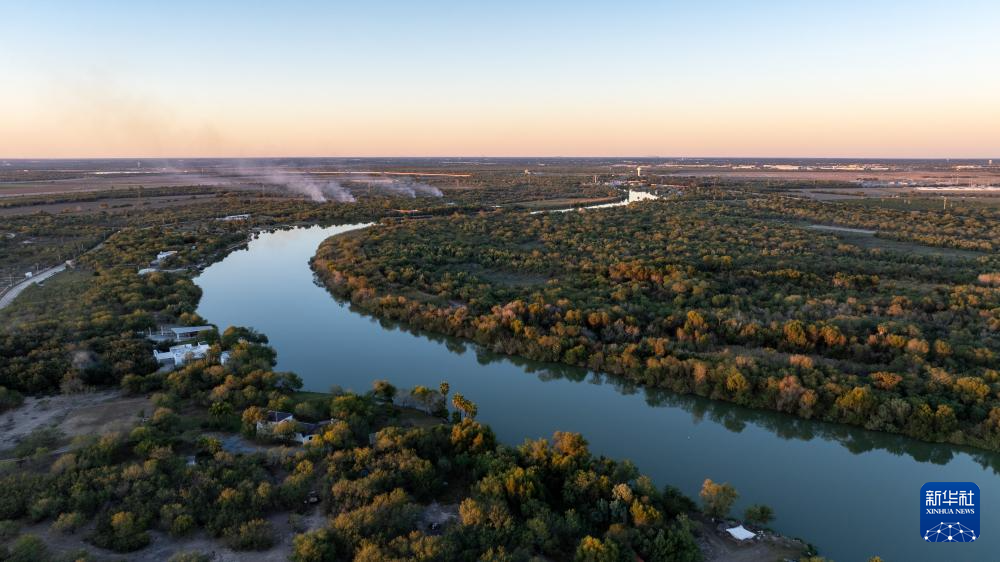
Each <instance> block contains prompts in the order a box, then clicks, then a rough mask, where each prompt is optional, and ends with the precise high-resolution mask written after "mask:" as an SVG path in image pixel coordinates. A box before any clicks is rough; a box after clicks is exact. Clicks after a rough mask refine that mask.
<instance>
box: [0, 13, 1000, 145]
mask: <svg viewBox="0 0 1000 562" xmlns="http://www.w3.org/2000/svg"><path fill="white" fill-rule="evenodd" d="M0 14H3V17H4V21H5V26H4V27H5V31H4V33H3V34H0V76H2V77H3V84H4V87H3V88H0V159H4V158H7V159H15V158H102V157H124V158H157V157H166V158H197V157H237V158H251V157H281V156H300V157H308V156H317V157H323V156H332V157H336V156H341V157H352V156H357V157H369V156H390V157H391V156H400V157H406V156H438V157H442V156H463V157H505V156H513V157H546V156H570V157H572V156H599V157H629V156H631V157H642V156H650V157H652V156H658V155H662V156H663V157H733V158H739V157H745V158H767V157H783V158H876V159H877V158H955V159H963V158H977V159H988V158H1000V133H998V132H1000V103H998V102H997V100H1000V76H998V73H996V72H994V71H993V70H994V69H995V62H996V61H997V60H1000V34H997V33H996V25H997V22H998V21H1000V3H997V2H990V1H985V0H956V1H953V2H949V3H947V4H946V3H944V2H940V1H930V0H916V1H910V2H903V1H899V0H896V1H889V0H869V1H867V2H863V1H860V0H844V1H841V2H831V1H820V2H810V3H802V2H792V1H788V0H766V1H761V2H739V1H737V0H707V1H702V2H693V1H676V0H668V1H660V2H652V1H624V2H614V3H611V2H594V1H580V2H563V1H553V2H546V3H538V2H523V1H517V0H515V1H508V2H502V3H491V4H490V5H485V4H484V3H467V2H466V3H462V2H433V1H432V2H421V3H415V2H390V1H373V2H365V3H329V2H302V1H299V2H287V3H282V4H280V5H279V4H276V3H272V2H256V1H248V2H232V1H217V2H210V3H198V2H190V1H179V2H171V3H169V4H159V3H152V2H124V1H111V0H108V1H103V2H71V1H39V2H3V3H0Z"/></svg>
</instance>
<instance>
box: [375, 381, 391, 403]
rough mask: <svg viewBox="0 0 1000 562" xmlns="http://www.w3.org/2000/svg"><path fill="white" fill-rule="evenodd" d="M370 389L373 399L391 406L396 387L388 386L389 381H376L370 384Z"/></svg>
mask: <svg viewBox="0 0 1000 562" xmlns="http://www.w3.org/2000/svg"><path fill="white" fill-rule="evenodd" d="M372 388H373V390H372V394H374V395H375V398H378V399H380V400H382V401H383V402H387V403H389V404H391V403H392V400H393V399H394V398H395V397H396V387H395V386H393V385H392V384H390V383H389V381H386V380H377V381H375V382H373V383H372Z"/></svg>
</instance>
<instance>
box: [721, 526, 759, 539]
mask: <svg viewBox="0 0 1000 562" xmlns="http://www.w3.org/2000/svg"><path fill="white" fill-rule="evenodd" d="M726 532H727V533H729V534H730V535H732V536H733V538H734V539H736V540H738V541H745V540H748V539H752V538H754V537H755V536H757V535H755V534H753V533H751V532H750V531H747V530H746V529H744V528H743V525H740V526H739V527H733V528H732V529H726Z"/></svg>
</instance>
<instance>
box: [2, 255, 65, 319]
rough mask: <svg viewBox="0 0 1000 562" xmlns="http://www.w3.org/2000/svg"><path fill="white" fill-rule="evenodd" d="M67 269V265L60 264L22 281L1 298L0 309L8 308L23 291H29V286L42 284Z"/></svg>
mask: <svg viewBox="0 0 1000 562" xmlns="http://www.w3.org/2000/svg"><path fill="white" fill-rule="evenodd" d="M65 269H66V264H60V265H57V266H55V267H50V268H48V269H46V270H45V271H42V272H40V273H37V274H35V275H33V276H31V278H29V279H25V280H24V281H21V282H20V283H18V284H17V285H14V286H13V287H11V288H10V290H9V291H7V292H6V293H4V294H3V296H2V297H0V309H3V308H6V307H7V305H9V304H10V303H12V302H14V299H16V298H17V296H18V295H20V294H21V291H23V290H25V289H27V288H28V286H29V285H32V284H34V283H41V282H42V281H45V280H46V279H48V278H49V277H52V276H53V275H55V274H56V273H59V272H60V271H63V270H65Z"/></svg>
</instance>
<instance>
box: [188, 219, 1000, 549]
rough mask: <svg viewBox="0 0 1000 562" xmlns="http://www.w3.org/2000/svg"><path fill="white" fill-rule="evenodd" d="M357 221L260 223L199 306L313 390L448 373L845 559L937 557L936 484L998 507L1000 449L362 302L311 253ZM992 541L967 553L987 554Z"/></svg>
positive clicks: (496, 410)
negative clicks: (510, 351)
mask: <svg viewBox="0 0 1000 562" xmlns="http://www.w3.org/2000/svg"><path fill="white" fill-rule="evenodd" d="M351 229H352V227H349V226H346V227H332V228H328V229H322V228H318V227H316V228H309V229H298V230H287V231H281V232H275V233H266V234H262V235H261V236H259V237H258V238H257V239H255V240H253V241H251V242H250V244H249V245H248V248H247V249H246V250H240V251H237V252H234V253H233V254H231V255H230V256H228V257H227V258H226V259H225V260H223V261H222V262H220V263H217V264H215V265H213V266H211V267H209V268H208V269H206V270H205V272H204V273H203V274H202V275H201V276H200V277H199V278H198V279H197V280H196V282H197V283H198V285H199V286H200V287H201V288H202V289H203V291H204V295H203V297H202V302H201V305H200V306H199V309H198V312H199V313H200V314H201V315H202V316H204V317H205V318H207V319H208V320H209V321H211V322H215V323H217V324H219V325H221V326H226V325H244V326H252V327H254V328H257V329H258V330H260V331H262V332H264V333H265V334H267V335H268V337H269V338H270V340H271V343H272V345H274V347H275V348H276V349H277V351H278V360H279V364H278V368H280V369H286V370H290V371H294V372H296V373H298V374H299V375H300V376H301V377H302V379H303V381H304V382H305V385H306V387H307V388H308V389H310V390H326V389H328V388H329V387H330V386H332V385H340V386H342V387H345V388H353V389H354V390H358V391H364V390H367V389H369V388H370V387H371V381H372V380H374V379H380V378H384V379H388V380H390V381H391V382H392V383H393V384H395V385H397V386H399V387H404V388H407V387H413V386H414V385H417V384H424V385H436V384H437V383H438V382H439V381H441V380H448V381H449V382H450V383H451V386H452V388H453V389H455V390H457V391H460V392H462V393H463V394H464V395H466V396H467V397H468V398H469V399H471V400H473V401H475V402H476V403H477V404H478V405H479V411H480V416H481V418H482V420H483V421H485V422H487V423H489V424H490V425H491V426H492V427H493V428H494V430H495V431H496V432H497V435H498V437H499V438H500V439H502V440H503V441H504V442H507V443H511V444H517V443H520V442H521V441H523V440H524V439H525V438H537V437H540V436H549V435H551V434H552V432H553V431H555V430H564V431H577V432H580V433H582V434H584V435H585V436H586V438H587V440H588V441H589V442H590V444H591V450H593V451H594V452H595V453H597V454H603V455H607V456H610V457H616V458H629V459H631V460H633V461H634V462H635V463H636V464H637V465H638V466H639V467H640V469H641V470H642V471H643V472H645V473H647V474H649V475H650V476H652V477H653V478H654V479H655V480H656V481H657V482H659V483H660V484H667V483H669V484H672V485H676V486H677V487H679V488H680V489H681V490H683V491H684V492H685V493H687V494H688V495H690V496H692V497H696V496H697V492H698V489H699V487H700V485H701V482H702V481H703V480H704V479H705V478H712V479H713V480H717V481H728V482H730V483H732V484H733V485H734V486H735V487H736V488H737V489H738V490H739V492H740V499H739V502H738V504H737V510H736V512H737V513H739V512H742V509H743V508H744V507H746V506H747V505H749V504H751V503H766V504H768V505H770V506H772V507H773V508H774V509H775V512H776V514H777V516H778V517H777V519H776V520H775V522H774V527H775V528H776V529H778V530H779V531H781V532H783V533H785V534H788V535H792V536H801V537H805V538H807V539H808V540H810V541H811V542H813V543H815V544H817V545H818V546H819V547H820V549H821V551H822V552H823V553H824V554H825V555H827V556H829V557H831V558H835V559H837V560H864V559H867V557H868V556H870V555H872V554H879V555H881V556H883V557H885V558H886V559H888V560H930V559H938V558H940V552H937V551H936V550H934V549H933V548H929V547H928V544H927V543H925V542H924V541H923V540H922V537H921V535H920V534H919V533H920V529H918V512H917V506H918V503H917V502H918V498H919V492H920V487H921V486H922V485H923V484H924V483H925V482H931V481H972V482H976V483H977V484H978V485H979V486H980V488H981V493H982V494H983V498H984V505H985V506H989V505H991V503H990V502H991V498H997V497H1000V479H998V478H997V477H996V474H995V473H996V470H997V468H998V466H1000V464H998V461H997V455H993V454H987V453H983V452H979V451H971V450H964V449H961V448H956V447H951V446H946V445H931V444H927V443H921V442H917V441H913V440H910V439H906V438H903V437H898V436H892V435H887V434H881V433H874V432H869V431H865V430H862V429H858V428H853V427H847V426H842V425H834V424H826V423H817V422H810V421H807V420H801V419H798V418H793V417H790V416H785V415H782V414H777V413H773V412H764V411H756V410H748V409H746V408H741V407H738V406H734V405H730V404H726V403H721V402H713V401H710V400H705V399H701V398H696V397H688V396H676V395H672V394H669V393H666V392H662V391H658V390H650V389H644V388H640V387H637V386H635V385H634V384H631V383H629V382H628V381H624V380H621V379H618V378H615V377H608V376H604V375H597V374H593V373H588V372H587V371H585V370H583V369H578V368H574V367H569V366H564V365H551V364H543V363H537V362H533V361H528V360H524V359H520V358H514V357H508V356H500V355H496V354H493V353H491V352H489V351H487V350H484V349H482V348H480V347H478V346H476V345H473V344H470V343H467V342H464V341H461V340H456V339H454V338H448V337H442V336H436V335H431V334H425V333H421V332H414V331H411V330H407V329H405V328H403V327H401V326H399V325H397V324H395V323H392V322H387V321H383V320H378V319H374V318H371V317H368V316H364V315H362V314H359V313H357V312H356V311H352V310H351V308H350V306H348V305H347V304H345V303H340V302H337V301H335V300H334V299H333V298H332V297H331V296H330V295H329V294H328V293H327V292H326V291H325V289H323V288H322V287H321V286H319V285H317V284H316V283H315V280H314V278H313V275H312V272H311V271H310V270H309V267H308V260H309V258H311V257H312V255H313V254H314V253H315V251H316V248H317V247H318V246H319V244H320V242H322V241H323V240H324V239H325V238H327V237H328V236H330V235H332V234H335V233H338V232H345V231H347V230H351ZM983 527H984V528H985V529H996V528H1000V515H997V513H996V512H995V510H993V511H991V510H989V509H987V510H986V511H985V513H984V514H983ZM990 540H991V539H990V538H989V535H984V536H983V540H982V541H977V542H975V543H970V544H964V545H962V552H963V553H965V555H968V556H969V558H968V559H988V558H989V556H988V553H989V552H991V549H993V548H994V547H991V546H990V542H989V541H990ZM997 540H1000V539H997ZM994 544H995V543H994ZM994 551H995V550H994ZM976 556H979V558H976Z"/></svg>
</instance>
